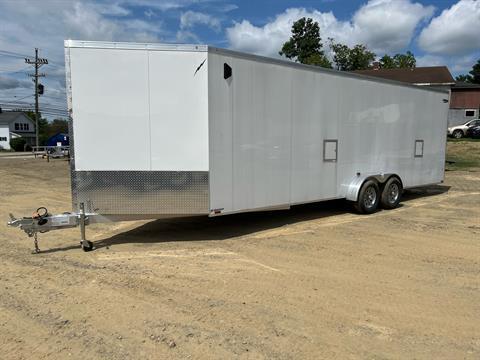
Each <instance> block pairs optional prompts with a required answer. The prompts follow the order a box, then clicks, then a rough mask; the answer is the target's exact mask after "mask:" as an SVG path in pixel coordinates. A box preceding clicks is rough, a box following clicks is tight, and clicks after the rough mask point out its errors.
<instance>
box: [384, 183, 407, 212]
mask: <svg viewBox="0 0 480 360" xmlns="http://www.w3.org/2000/svg"><path fill="white" fill-rule="evenodd" d="M402 191H403V188H402V183H401V182H400V180H399V179H398V178H397V177H391V178H390V179H388V181H387V182H386V183H385V186H384V187H383V191H382V196H381V198H380V204H381V205H382V207H383V208H384V209H395V208H396V207H397V206H398V204H399V203H400V198H401V197H402Z"/></svg>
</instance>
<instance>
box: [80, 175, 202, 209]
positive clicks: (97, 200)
mask: <svg viewBox="0 0 480 360" xmlns="http://www.w3.org/2000/svg"><path fill="white" fill-rule="evenodd" d="M72 201H73V208H74V210H77V211H79V208H78V204H79V203H81V202H83V203H84V204H85V211H86V212H94V213H97V214H102V215H194V214H195V215H197V214H208V211H209V198H208V171H72Z"/></svg>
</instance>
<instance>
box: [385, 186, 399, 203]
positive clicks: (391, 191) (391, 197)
mask: <svg viewBox="0 0 480 360" xmlns="http://www.w3.org/2000/svg"><path fill="white" fill-rule="evenodd" d="M387 194H388V201H389V202H390V204H394V203H395V202H396V201H397V200H398V197H399V196H400V188H399V187H398V185H397V184H395V183H393V184H390V186H389V187H388V189H387Z"/></svg>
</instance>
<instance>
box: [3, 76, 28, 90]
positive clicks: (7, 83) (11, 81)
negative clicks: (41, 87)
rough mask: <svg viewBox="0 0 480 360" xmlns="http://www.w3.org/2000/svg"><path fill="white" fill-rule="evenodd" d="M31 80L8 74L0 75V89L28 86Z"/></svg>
mask: <svg viewBox="0 0 480 360" xmlns="http://www.w3.org/2000/svg"><path fill="white" fill-rule="evenodd" d="M31 86H32V84H31V82H29V81H27V80H18V79H15V78H12V77H9V76H2V75H0V89H5V90H11V89H16V88H29V87H31Z"/></svg>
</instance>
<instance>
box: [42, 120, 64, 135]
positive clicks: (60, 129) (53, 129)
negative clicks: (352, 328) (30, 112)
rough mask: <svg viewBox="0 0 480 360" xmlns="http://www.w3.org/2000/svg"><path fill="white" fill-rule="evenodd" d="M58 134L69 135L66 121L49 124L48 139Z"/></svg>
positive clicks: (55, 121)
mask: <svg viewBox="0 0 480 360" xmlns="http://www.w3.org/2000/svg"><path fill="white" fill-rule="evenodd" d="M58 133H68V121H67V120H65V119H54V120H53V121H52V122H51V123H49V124H48V129H47V131H46V134H47V136H48V137H50V136H53V135H55V134H58Z"/></svg>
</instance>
